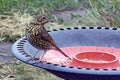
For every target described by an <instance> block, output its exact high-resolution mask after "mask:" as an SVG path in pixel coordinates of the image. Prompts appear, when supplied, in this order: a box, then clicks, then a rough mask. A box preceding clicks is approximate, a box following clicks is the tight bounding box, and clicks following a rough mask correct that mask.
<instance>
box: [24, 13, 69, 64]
mask: <svg viewBox="0 0 120 80" xmlns="http://www.w3.org/2000/svg"><path fill="white" fill-rule="evenodd" d="M48 22H50V20H49V18H48V16H46V15H44V14H42V15H39V16H37V17H36V18H34V20H33V21H31V22H30V23H29V24H28V25H27V27H26V31H25V35H26V38H27V40H28V42H29V43H30V44H31V45H32V46H33V47H35V48H37V51H36V52H35V53H34V55H33V56H32V57H31V58H30V59H28V60H27V61H30V60H35V58H36V55H37V54H38V52H39V51H40V50H44V53H43V55H42V56H41V57H39V60H38V62H40V61H42V58H43V57H44V55H45V53H46V52H47V51H48V50H51V49H54V50H57V51H59V52H60V53H61V54H63V55H64V56H65V57H67V58H68V60H71V58H70V57H69V56H68V55H67V54H66V53H65V52H63V51H62V50H61V49H60V48H59V47H58V46H57V44H56V43H55V41H54V40H53V38H52V37H51V35H50V34H49V33H48V32H47V30H46V29H45V26H44V25H45V24H46V23H48ZM51 55H52V54H51Z"/></svg>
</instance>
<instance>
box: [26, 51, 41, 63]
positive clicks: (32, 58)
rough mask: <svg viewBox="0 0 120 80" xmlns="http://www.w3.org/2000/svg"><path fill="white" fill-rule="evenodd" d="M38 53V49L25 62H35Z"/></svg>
mask: <svg viewBox="0 0 120 80" xmlns="http://www.w3.org/2000/svg"><path fill="white" fill-rule="evenodd" d="M39 51H40V50H39V49H38V50H37V51H36V52H35V54H34V55H33V57H31V58H30V59H28V60H27V62H29V61H30V60H35V58H36V55H37V54H38V52H39Z"/></svg>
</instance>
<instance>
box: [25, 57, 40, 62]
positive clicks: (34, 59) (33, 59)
mask: <svg viewBox="0 0 120 80" xmlns="http://www.w3.org/2000/svg"><path fill="white" fill-rule="evenodd" d="M38 59H39V58H35V57H31V58H29V59H28V60H27V61H26V62H29V61H36V60H38Z"/></svg>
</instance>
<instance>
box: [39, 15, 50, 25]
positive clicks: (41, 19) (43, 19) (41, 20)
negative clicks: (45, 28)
mask: <svg viewBox="0 0 120 80" xmlns="http://www.w3.org/2000/svg"><path fill="white" fill-rule="evenodd" d="M37 22H39V23H41V25H44V24H46V23H48V22H50V20H49V18H48V17H47V16H46V15H40V16H38V17H37Z"/></svg>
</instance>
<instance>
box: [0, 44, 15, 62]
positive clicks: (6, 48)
mask: <svg viewBox="0 0 120 80" xmlns="http://www.w3.org/2000/svg"><path fill="white" fill-rule="evenodd" d="M11 47H12V43H10V42H2V43H0V62H1V61H2V62H3V61H11V60H13V59H14V56H13V55H12V52H11Z"/></svg>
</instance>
